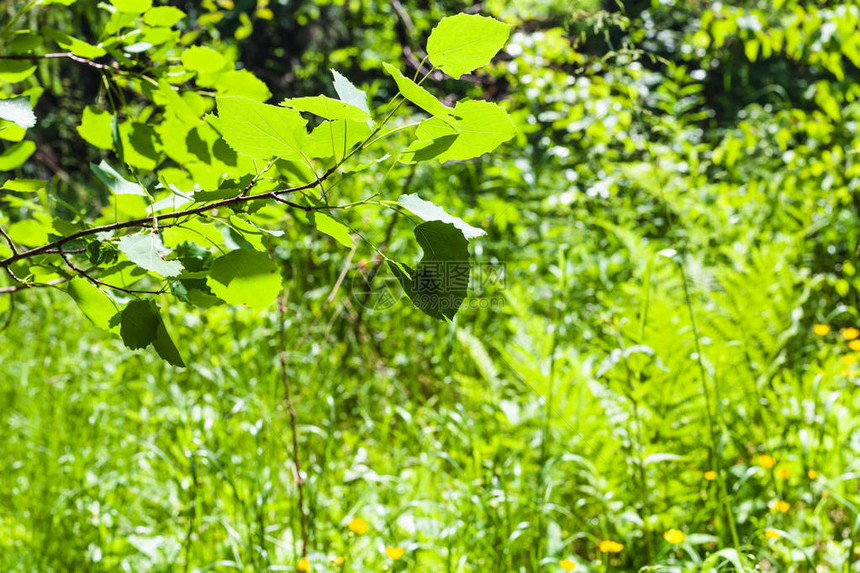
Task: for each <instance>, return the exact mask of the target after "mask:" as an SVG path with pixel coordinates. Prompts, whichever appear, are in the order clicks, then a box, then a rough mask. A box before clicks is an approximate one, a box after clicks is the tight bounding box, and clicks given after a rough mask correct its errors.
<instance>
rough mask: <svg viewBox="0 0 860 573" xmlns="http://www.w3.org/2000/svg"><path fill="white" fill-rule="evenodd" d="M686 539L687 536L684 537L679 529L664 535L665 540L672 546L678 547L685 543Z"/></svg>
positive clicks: (671, 530)
mask: <svg viewBox="0 0 860 573" xmlns="http://www.w3.org/2000/svg"><path fill="white" fill-rule="evenodd" d="M685 537H686V536H685V535H684V532H683V531H680V530H678V529H670V530H669V531H667V532H666V533H664V534H663V539H665V540H666V541H668V542H669V543H671V544H672V545H677V544H678V543H683V542H684V538H685Z"/></svg>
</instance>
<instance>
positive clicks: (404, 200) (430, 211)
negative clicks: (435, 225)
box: [397, 194, 487, 239]
mask: <svg viewBox="0 0 860 573" xmlns="http://www.w3.org/2000/svg"><path fill="white" fill-rule="evenodd" d="M397 202H398V203H399V204H400V205H402V206H403V207H404V208H406V209H407V210H409V211H411V212H412V213H414V214H416V215H418V216H419V217H421V218H422V219H424V220H425V221H442V222H443V223H451V224H452V225H454V226H455V227H457V228H458V229H460V231H462V232H463V236H464V237H466V238H467V239H474V238H475V237H480V236H481V235H486V234H487V233H486V232H485V231H483V230H481V229H478V228H476V227H473V226H471V225H469V224H468V223H466V222H465V221H463V220H462V219H460V218H459V217H454V216H453V215H449V214H448V213H446V212H445V210H444V209H442V207H438V206H437V205H434V204H433V203H431V202H430V201H425V200H424V199H422V198H420V197H419V196H418V195H416V194H412V195H401V196H400V198H399V199H398V200H397Z"/></svg>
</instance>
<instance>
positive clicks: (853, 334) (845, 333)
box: [842, 327, 860, 340]
mask: <svg viewBox="0 0 860 573" xmlns="http://www.w3.org/2000/svg"><path fill="white" fill-rule="evenodd" d="M858 336H860V330H857V329H856V328H854V327H850V328H843V329H842V338H844V339H845V340H854V339H855V338H857V337H858Z"/></svg>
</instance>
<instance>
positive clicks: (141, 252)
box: [117, 233, 182, 277]
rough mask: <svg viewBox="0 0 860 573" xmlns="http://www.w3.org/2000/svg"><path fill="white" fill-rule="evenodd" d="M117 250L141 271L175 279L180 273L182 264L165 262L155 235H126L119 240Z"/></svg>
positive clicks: (161, 245)
mask: <svg viewBox="0 0 860 573" xmlns="http://www.w3.org/2000/svg"><path fill="white" fill-rule="evenodd" d="M117 248H118V249H119V250H120V251H122V252H123V253H124V254H125V256H126V257H127V258H128V260H130V261H131V262H133V263H134V264H136V265H137V266H139V267H140V268H142V269H146V270H148V271H152V272H154V273H158V274H160V275H161V276H163V277H175V276H176V275H178V274H179V273H181V272H182V263H180V262H179V261H167V260H165V259H164V255H163V254H162V253H165V252H166V249H165V248H164V245H163V244H162V243H161V238H160V237H159V236H158V235H157V234H155V233H145V234H143V235H126V236H124V237H122V238H121V239H120V240H119V244H118V245H117Z"/></svg>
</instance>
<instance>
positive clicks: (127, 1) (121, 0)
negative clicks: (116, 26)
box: [110, 0, 152, 14]
mask: <svg viewBox="0 0 860 573" xmlns="http://www.w3.org/2000/svg"><path fill="white" fill-rule="evenodd" d="M110 3H111V4H113V5H114V6H116V9H117V10H118V11H119V12H131V13H133V14H143V13H144V12H146V11H147V10H149V9H150V8H152V0H110Z"/></svg>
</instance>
